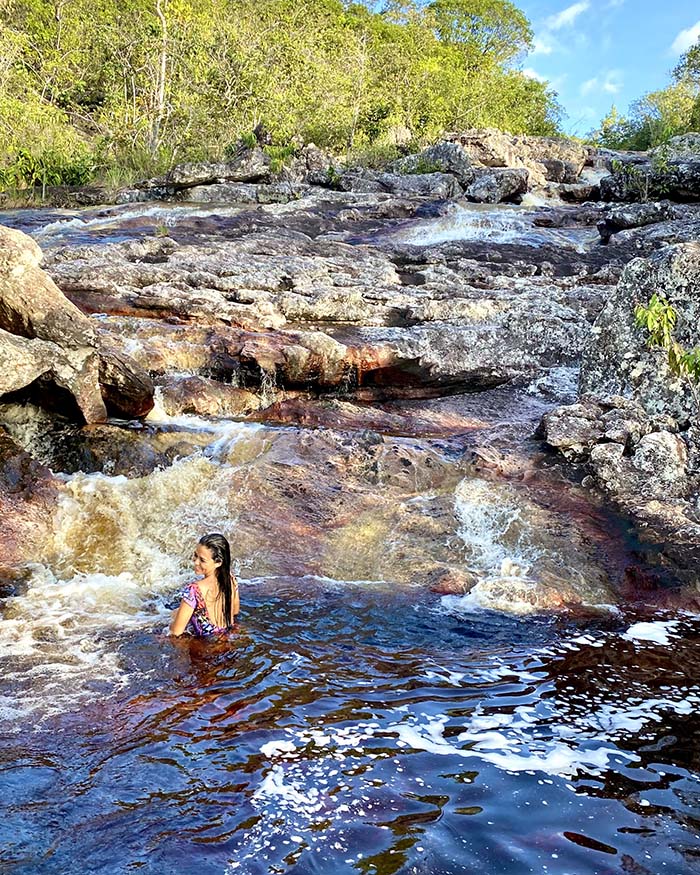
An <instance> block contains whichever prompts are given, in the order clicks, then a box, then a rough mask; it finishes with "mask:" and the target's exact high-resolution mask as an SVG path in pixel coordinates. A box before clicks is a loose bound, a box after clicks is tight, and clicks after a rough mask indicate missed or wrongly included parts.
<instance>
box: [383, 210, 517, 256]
mask: <svg viewBox="0 0 700 875" xmlns="http://www.w3.org/2000/svg"><path fill="white" fill-rule="evenodd" d="M533 227H534V226H533V224H532V220H531V218H529V217H528V216H527V215H526V214H525V213H523V212H522V211H519V210H517V209H516V208H514V207H493V206H489V207H481V206H475V205H472V206H464V205H462V204H451V205H450V206H449V207H448V209H447V210H446V211H445V213H444V214H443V215H442V216H440V217H439V218H437V219H430V220H428V221H426V222H423V223H421V224H419V225H414V226H413V227H411V228H409V229H406V230H402V231H400V232H399V233H398V234H397V236H398V238H399V239H400V240H402V241H403V242H404V243H416V244H419V245H421V246H430V245H434V244H438V243H446V242H448V241H450V240H484V241H486V240H488V241H491V242H493V243H526V242H527V239H526V238H527V235H528V234H529V233H531V232H532V231H533ZM533 245H534V244H533Z"/></svg>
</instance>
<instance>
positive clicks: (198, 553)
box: [192, 544, 221, 577]
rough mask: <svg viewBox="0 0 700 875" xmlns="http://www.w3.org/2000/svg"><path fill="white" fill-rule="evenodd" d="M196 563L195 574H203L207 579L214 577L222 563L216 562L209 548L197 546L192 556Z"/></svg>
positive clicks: (201, 545) (202, 545)
mask: <svg viewBox="0 0 700 875" xmlns="http://www.w3.org/2000/svg"><path fill="white" fill-rule="evenodd" d="M192 559H193V561H194V573H195V574H203V575H204V576H205V577H213V576H214V575H215V574H216V569H217V568H218V567H219V565H221V562H216V561H215V560H214V557H213V556H212V552H211V550H210V549H209V547H205V546H204V544H197V546H196V547H195V550H194V554H193V556H192Z"/></svg>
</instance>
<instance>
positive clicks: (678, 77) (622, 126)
mask: <svg viewBox="0 0 700 875" xmlns="http://www.w3.org/2000/svg"><path fill="white" fill-rule="evenodd" d="M690 131H700V40H699V41H698V42H697V43H695V45H694V46H691V47H690V49H688V51H687V52H686V53H685V54H684V55H682V56H681V58H680V60H679V62H678V64H677V65H676V67H675V69H674V70H673V73H672V79H671V83H670V85H668V86H667V87H666V88H662V89H661V90H659V91H652V92H650V93H649V94H645V95H644V96H643V97H641V98H640V99H639V100H637V101H635V102H634V103H633V104H632V105H631V106H630V108H629V113H628V115H627V116H622V115H620V114H619V113H618V111H617V109H616V108H615V107H614V106H613V107H612V109H611V110H610V112H609V113H608V115H607V116H606V117H605V118H604V119H603V121H602V123H601V126H600V128H599V129H598V130H597V131H595V132H594V133H593V135H592V139H593V141H594V142H595V143H596V144H598V145H600V146H606V147H607V148H609V149H638V150H642V151H644V150H646V149H652V148H654V147H655V146H660V145H663V144H664V143H666V142H667V141H668V140H670V138H671V137H675V136H677V135H678V134H686V133H689V132H690Z"/></svg>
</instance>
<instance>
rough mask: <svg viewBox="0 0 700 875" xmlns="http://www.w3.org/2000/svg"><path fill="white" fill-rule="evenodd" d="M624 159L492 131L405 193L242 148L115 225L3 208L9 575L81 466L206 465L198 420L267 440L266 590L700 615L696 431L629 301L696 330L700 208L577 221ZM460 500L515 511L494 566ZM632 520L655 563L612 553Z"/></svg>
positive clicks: (629, 208)
mask: <svg viewBox="0 0 700 875" xmlns="http://www.w3.org/2000/svg"><path fill="white" fill-rule="evenodd" d="M685 148H686V146H685V145H684V144H683V143H681V144H679V149H681V152H682V149H685ZM682 154H683V155H684V156H685V157H684V158H683V162H684V163H683V166H684V167H685V168H686V169H685V170H684V171H683V172H684V174H685V176H684V177H683V178H684V179H685V178H686V177H687V178H690V176H692V173H691V172H690V170H688V169H687V167H688V166H690V165H692V160H694V159H691V158H688V156H687V155H686V154H685V152H682ZM622 157H623V158H625V156H622ZM652 158H653V156H652ZM629 160H630V161H631V160H632V159H631V158H630V159H629ZM650 160H652V159H650ZM679 160H680V159H679ZM635 161H636V163H635V165H634V166H636V167H639V166H640V164H639V159H638V158H635ZM411 162H413V164H411ZM624 166H626V165H625V164H624V162H623V163H622V164H621V163H620V160H619V158H615V159H613V157H612V156H610V155H605V154H600V155H596V154H594V153H592V152H591V151H590V150H585V149H583V148H581V147H579V146H576V145H574V144H566V143H563V142H561V143H560V142H558V141H546V140H538V139H537V138H530V140H529V141H528V138H507V137H504V136H503V135H498V134H497V133H496V132H481V133H479V132H476V133H475V132H468V133H467V134H462V135H454V136H451V137H448V138H447V139H446V140H445V141H444V142H442V143H440V144H438V145H437V146H435V147H431V149H429V150H426V152H425V153H424V154H423V155H421V156H418V157H417V158H412V159H402V161H401V162H399V163H398V164H397V165H395V166H393V167H391V168H387V169H386V170H385V171H382V172H381V173H380V172H377V171H353V170H344V169H342V168H338V167H336V165H334V164H333V163H332V161H330V159H328V158H327V157H326V156H323V154H322V153H320V152H319V150H315V151H314V149H313V147H309V148H307V149H306V150H305V151H304V152H303V153H302V154H301V155H300V156H299V157H298V158H297V159H296V163H295V164H294V165H293V166H291V167H290V168H287V169H286V171H285V173H286V176H285V177H284V178H283V179H277V180H275V179H274V178H273V177H272V175H271V171H270V167H269V162H266V160H265V156H264V154H263V153H262V152H261V151H260V150H248V151H247V152H246V151H245V150H243V151H242V152H241V154H240V155H239V156H238V157H237V158H236V159H235V160H234V161H232V162H231V163H230V164H229V165H226V166H219V165H213V166H212V165H207V166H202V165H194V166H193V165H188V166H186V167H183V168H180V169H177V170H176V171H174V172H173V173H172V174H171V175H170V176H169V177H168V178H164V179H161V180H151V181H149V182H148V183H145V184H144V185H143V187H142V188H141V189H139V190H134V191H133V192H131V193H124V196H123V197H122V198H121V199H122V200H124V201H126V203H124V204H123V205H121V206H119V205H117V206H111V207H110V206H105V207H101V208H89V209H87V210H83V211H72V212H71V211H70V210H55V211H53V212H49V213H43V214H42V213H37V212H32V211H25V212H17V213H8V214H6V215H5V216H4V217H3V219H4V221H5V223H6V224H11V225H13V226H14V229H5V230H3V231H2V245H3V262H2V265H0V267H2V270H3V277H2V290H1V291H2V296H1V297H2V313H1V314H0V316H1V317H2V318H1V323H0V324H1V327H2V329H4V330H3V333H2V343H3V347H2V351H3V356H4V357H5V361H6V367H5V368H4V369H3V372H4V373H5V374H6V377H5V378H4V380H5V382H3V384H2V387H0V388H1V389H2V394H3V395H4V398H3V399H2V400H3V404H2V408H1V409H0V410H1V413H2V420H3V424H4V427H5V435H4V442H5V451H4V452H5V456H4V458H5V462H4V470H5V475H4V477H5V480H4V482H5V490H4V493H3V497H2V500H3V504H4V507H5V509H6V511H7V513H6V516H8V517H9V518H10V520H11V522H10V525H9V526H8V528H7V530H6V534H5V536H4V537H5V540H6V541H7V549H6V551H5V556H6V559H5V562H6V565H7V568H6V576H7V579H8V581H9V582H8V584H7V585H8V586H9V587H10V589H11V588H12V586H13V584H12V580H14V579H15V578H17V577H20V578H21V576H22V574H23V572H22V569H23V568H24V567H25V566H26V563H27V562H29V561H31V559H32V557H33V556H34V555H35V551H36V549H37V543H43V544H44V546H45V547H46V549H47V550H48V551H49V552H50V545H49V546H46V545H47V543H48V542H46V541H45V536H46V537H48V540H49V542H50V541H51V537H50V536H49V533H50V532H51V529H52V527H53V526H54V523H55V519H54V516H52V515H55V514H56V513H58V512H59V509H60V507H61V506H62V501H63V500H64V499H63V496H64V494H65V489H66V487H65V484H64V481H63V480H62V479H61V476H63V475H66V474H69V475H70V474H72V473H74V472H79V471H83V472H103V473H105V474H108V475H110V476H114V475H125V476H126V477H127V478H146V479H147V478H149V477H152V476H154V474H157V473H158V472H160V473H159V474H158V476H159V477H160V478H161V479H162V478H166V479H167V476H168V475H167V474H166V473H165V472H166V471H167V470H168V469H169V468H172V467H173V466H181V467H182V466H183V465H184V466H187V465H191V466H193V468H192V470H193V471H195V470H199V468H201V466H202V465H204V467H205V469H206V466H207V465H208V464H210V462H208V461H207V460H206V458H203V456H202V451H203V447H204V446H205V445H206V444H207V441H206V439H204V438H203V437H202V433H201V431H199V430H198V426H196V425H195V426H193V422H195V419H196V421H197V422H202V421H204V422H210V423H214V424H216V423H226V422H250V423H257V424H259V425H260V427H261V428H260V430H259V431H257V432H254V433H251V438H250V440H249V441H246V442H245V447H246V449H245V451H243V450H240V448H239V449H237V450H236V451H235V452H239V451H240V452H244V457H245V460H244V461H241V462H237V463H236V464H235V465H234V468H235V471H236V473H235V475H234V474H231V472H229V471H228V469H227V475H226V480H225V484H224V483H222V484H221V489H222V490H224V491H225V492H226V493H227V494H228V495H230V496H239V497H240V496H241V495H243V494H245V496H246V500H245V503H244V504H243V505H241V504H240V501H239V500H238V499H236V498H229V499H228V500H229V503H230V512H231V514H232V517H235V519H236V520H237V526H238V528H237V538H238V542H239V548H240V549H239V554H240V556H241V560H242V561H243V563H244V564H245V565H247V566H248V567H250V568H251V569H252V570H253V571H254V572H255V573H256V574H257V573H263V572H264V573H270V572H272V571H277V572H280V573H293V574H297V575H303V574H304V573H313V574H321V575H326V576H328V577H334V578H338V577H344V578H347V577H348V575H350V577H353V576H354V577H355V578H357V577H359V578H362V577H377V576H379V577H382V578H385V579H386V577H387V575H389V576H390V577H392V579H395V580H396V581H398V582H408V583H416V584H425V585H432V586H438V587H442V588H444V589H445V591H447V590H450V589H454V590H456V591H458V592H462V593H466V592H472V591H473V592H476V593H478V592H480V591H484V592H485V593H486V594H485V595H484V596H483V599H484V603H487V604H488V603H490V602H489V598H492V599H493V604H500V603H502V602H504V599H503V597H502V592H503V591H509V592H511V593H513V592H517V593H518V596H517V598H516V599H515V601H516V602H517V603H518V604H519V605H520V607H518V608H517V609H518V610H520V609H523V610H526V609H527V610H529V609H532V608H533V607H534V608H551V607H561V606H563V605H567V604H568V605H586V604H588V605H591V604H597V603H600V602H611V601H616V600H619V599H620V598H621V597H622V594H623V593H626V595H627V596H628V595H629V591H628V589H625V588H626V587H628V584H629V581H630V580H631V579H633V578H634V579H639V578H640V575H641V577H642V578H644V579H645V580H646V579H649V580H657V579H658V580H661V579H662V578H664V576H665V575H666V576H668V575H669V574H670V577H668V580H669V581H674V580H675V581H681V582H682V583H683V584H684V585H685V587H686V589H685V590H684V593H685V594H684V595H683V596H682V597H680V596H679V598H680V599H681V601H683V600H688V599H689V600H690V601H692V600H693V598H694V593H695V572H694V561H695V549H696V547H698V546H699V545H700V520H699V519H698V517H697V495H698V493H697V488H698V474H699V469H698V465H699V464H700V463H699V462H698V459H700V449H698V446H697V444H696V431H697V429H696V426H695V424H694V423H695V417H696V415H697V411H695V409H694V407H693V403H692V397H691V393H690V390H689V387H687V386H685V385H682V384H680V383H678V382H677V381H676V383H674V382H673V380H672V379H670V378H669V375H668V374H667V373H666V372H665V370H664V364H663V361H662V360H661V359H662V355H663V354H662V353H661V352H659V351H649V350H647V348H646V345H645V340H644V337H643V335H642V333H641V332H640V330H638V329H637V328H636V327H635V324H634V314H633V310H634V305H635V304H636V303H640V302H642V303H643V302H644V301H645V300H648V298H649V296H650V294H651V293H652V292H653V291H654V290H663V291H664V293H665V294H667V295H668V297H669V300H671V301H672V303H674V305H675V306H677V307H678V309H679V313H680V322H679V331H680V332H681V334H680V335H679V336H681V339H682V340H683V341H684V342H685V343H686V344H687V345H689V346H691V347H692V345H693V344H694V343H696V342H698V340H700V338H698V337H697V324H698V321H697V314H696V313H695V309H693V308H694V307H695V306H696V301H697V294H698V288H699V283H700V266H699V265H700V261H699V259H698V254H697V253H698V249H697V247H698V244H696V243H694V242H692V241H694V240H695V239H696V238H697V236H698V231H699V229H700V205H698V204H696V203H693V202H692V200H693V196H691V195H687V193H686V195H687V196H686V197H685V198H684V202H683V203H679V202H675V203H674V202H671V201H670V200H666V201H662V202H652V203H649V202H645V203H637V204H634V203H626V204H625V203H609V202H605V201H601V200H599V199H598V200H588V201H586V202H581V203H572V202H571V200H572V198H573V199H577V198H579V199H580V198H583V197H586V196H588V197H592V198H599V197H600V192H601V191H603V192H605V191H612V188H611V186H612V185H613V183H614V181H615V174H616V173H617V174H618V175H619V173H620V172H622V171H621V170H620V167H624ZM651 166H652V165H651V164H650V167H651ZM674 166H675V165H674ZM426 168H428V169H429V170H430V172H428V173H426V172H416V171H425V170H426ZM609 169H613V170H614V172H613V174H612V176H611V177H610V176H608V177H605V173H607V172H608V170H609ZM411 171H413V172H411ZM637 172H638V173H639V172H641V171H637ZM674 172H675V171H674ZM601 180H602V181H601ZM241 186H243V187H244V188H241ZM274 186H277V189H275V191H277V195H276V196H274V197H273V190H272V188H271V187H274ZM606 186H607V188H606ZM245 187H247V188H245ZM285 187H286V188H285ZM285 191H286V194H284V192H285ZM154 198H167V199H168V202H163V201H162V200H161V201H157V200H154ZM696 200H697V198H696ZM134 201H135V202H134ZM173 201H174V202H175V203H173ZM217 201H218V202H219V203H218V205H213V204H214V203H215V202H217ZM222 201H224V202H226V201H229V202H230V203H221V202H222ZM241 201H243V202H244V203H241ZM271 201H278V202H277V203H271ZM279 201H286V202H282V203H280V202H279ZM689 201H690V202H689ZM20 229H23V230H26V231H28V232H30V233H31V235H32V238H33V239H30V238H29V237H27V236H24V235H23V234H22V233H21V230H20ZM37 243H38V244H39V246H40V247H41V250H40V249H39V247H38V246H37ZM674 244H676V245H675V246H674ZM39 265H41V266H39ZM28 290H31V294H30V293H29V291H28ZM579 370H580V379H579ZM577 394H578V395H580V398H577ZM154 404H155V408H154ZM149 410H150V411H151V412H150V413H149ZM147 414H148V415H147ZM145 416H146V417H147V418H146V419H145V421H144V419H143V418H144V417H145ZM107 417H109V418H107ZM115 417H116V418H115ZM188 417H189V420H188ZM202 418H204V419H202ZM84 422H87V423H88V425H81V423H84ZM540 422H541V425H540ZM290 426H291V427H292V428H290ZM538 426H539V430H538V431H537V429H538ZM209 431H210V430H209ZM536 432H537V433H536ZM205 433H209V432H207V430H206V429H205ZM252 435H255V436H252ZM554 450H556V451H560V452H561V453H562V456H563V458H562V460H561V462H558V461H557V457H556V455H555V454H554V452H553V451H554ZM188 460H189V461H188ZM42 466H43V467H42ZM181 467H180V468H176V470H177V471H178V472H179V471H180V470H181ZM183 470H184V469H183ZM211 474H212V471H209V475H205V476H210V475H211ZM57 475H58V476H57ZM473 477H476V478H477V479H476V481H474V482H476V484H477V485H476V486H474V485H473V483H472V481H471V479H470V478H473ZM231 478H233V479H231ZM238 480H240V482H237V481H238ZM581 481H583V485H579V484H580V482H581ZM464 483H470V484H471V485H470V486H469V487H468V488H467V487H466V486H464ZM460 490H461V491H460ZM465 490H466V491H467V492H469V494H470V496H471V497H470V498H469V499H468V501H472V502H475V503H476V505H475V506H481V508H482V510H483V511H484V513H486V515H487V516H488V514H489V513H490V511H489V510H488V509H489V508H490V507H494V508H495V510H494V513H495V514H496V516H498V513H501V517H500V518H502V520H507V519H509V516H508V514H511V516H512V520H511V523H507V524H506V523H505V522H503V525H504V526H505V528H504V529H503V531H502V532H501V533H500V535H499V534H498V532H496V534H495V535H494V534H493V533H492V535H490V536H489V537H495V538H496V541H497V542H498V544H499V549H498V550H497V551H496V553H494V555H493V556H491V558H490V559H489V560H488V562H487V561H486V560H485V559H484V557H483V556H481V558H479V555H477V554H478V550H477V551H476V553H474V549H473V548H472V547H469V545H468V544H467V547H466V548H465V546H464V540H463V538H461V535H462V534H464V530H465V529H464V527H465V525H470V526H478V523H477V522H476V521H475V519H470V521H469V522H468V523H465V521H464V519H463V517H462V516H461V515H460V514H461V511H460V510H459V507H460V506H461V505H460V501H461V499H460V498H459V496H460V495H462V494H464V493H465ZM472 493H473V495H472ZM474 496H477V497H474ZM610 499H611V500H612V504H611V505H610V509H607V508H606V502H608V501H609V500H610ZM503 508H510V510H509V511H507V512H502V511H503ZM234 509H235V513H234ZM499 509H500V510H499ZM615 510H616V511H618V512H622V513H623V515H627V516H629V518H630V523H625V522H624V519H625V517H624V516H623V517H622V518H620V523H619V524H616V525H618V528H619V531H620V532H621V533H622V532H624V530H625V527H626V526H627V525H631V526H632V529H631V530H630V536H631V537H632V538H633V540H634V539H635V538H637V537H638V536H641V538H642V541H643V542H644V543H646V544H647V545H648V546H646V547H645V546H642V545H641V544H640V545H638V546H637V547H634V551H636V552H635V556H636V557H637V558H636V559H633V558H632V555H631V554H630V552H629V550H630V546H629V543H628V542H627V541H626V540H625V538H624V537H622V535H620V536H618V542H617V545H616V546H615V547H614V548H612V549H610V545H607V546H606V543H605V541H606V538H605V529H606V527H607V526H608V525H609V520H610V513H611V512H612V511H615ZM504 514H505V515H504ZM39 518H41V519H43V520H44V522H43V524H42V525H40V526H39V527H38V531H39V534H38V535H37V536H36V537H33V536H30V535H29V534H28V532H29V531H30V530H31V531H32V532H36V531H37V526H36V520H37V519H39ZM515 519H517V520H518V522H517V524H515V523H514V522H513V520H515ZM52 520H53V521H52ZM592 520H595V521H594V522H593V521H592ZM492 522H493V520H492ZM494 525H495V526H496V529H498V528H499V526H500V525H501V523H494ZM42 530H43V534H42ZM533 532H534V533H535V534H534V535H533ZM101 538H104V532H103V531H100V533H98V534H95V539H97V540H98V541H99V540H100V539H101ZM499 538H500V541H499ZM533 538H534V540H533ZM457 543H459V547H458V548H456V547H455V545H456V544H457ZM110 544H111V542H110ZM109 549H110V551H111V546H110V548H109ZM465 549H466V552H465ZM499 550H500V552H499ZM125 551H126V545H125ZM98 552H99V551H98ZM91 555H92V554H91ZM494 557H495V558H494ZM528 557H529V558H528ZM611 557H612V558H611ZM480 562H481V565H480ZM484 563H486V564H484ZM489 563H490V564H489ZM509 563H510V564H509ZM633 568H636V569H637V570H636V571H634V570H631V569H633ZM504 581H505V583H504ZM667 582H668V581H667ZM504 587H505V590H504ZM499 593H500V594H501V595H499ZM625 597H626V596H625ZM658 597H659V598H660V599H661V600H662V601H663V600H664V599H665V598H666V595H664V594H663V593H662V592H661V591H660V592H659V593H658ZM507 602H508V597H507V596H506V597H505V603H507ZM512 606H513V605H512V603H511V604H510V607H512Z"/></svg>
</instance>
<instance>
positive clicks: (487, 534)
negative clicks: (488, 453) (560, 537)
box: [455, 477, 540, 577]
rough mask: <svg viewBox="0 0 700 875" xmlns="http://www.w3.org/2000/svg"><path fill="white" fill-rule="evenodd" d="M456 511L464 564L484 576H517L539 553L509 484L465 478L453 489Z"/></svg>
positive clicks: (524, 572) (525, 569) (526, 568)
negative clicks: (465, 557)
mask: <svg viewBox="0 0 700 875" xmlns="http://www.w3.org/2000/svg"><path fill="white" fill-rule="evenodd" d="M455 514H456V516H457V520H458V522H459V527H458V534H459V536H460V538H461V539H462V541H463V542H464V546H465V549H466V553H467V564H468V565H469V567H470V568H473V569H475V570H476V571H478V572H480V573H481V574H483V575H484V576H496V575H498V576H507V577H520V576H522V575H523V574H527V572H528V570H529V569H530V567H531V565H532V563H533V562H534V561H535V560H536V559H537V558H538V557H539V556H540V551H539V550H538V549H537V547H536V546H535V544H534V543H533V541H532V539H531V536H530V533H529V531H528V529H527V526H526V525H525V522H524V520H523V509H522V506H521V504H520V503H519V501H518V497H517V494H516V492H515V490H513V489H511V488H510V487H508V486H505V485H502V484H498V483H492V482H490V481H487V480H481V479H479V478H474V477H467V478H465V479H464V480H462V481H461V482H460V483H459V484H458V486H457V488H456V490H455Z"/></svg>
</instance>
